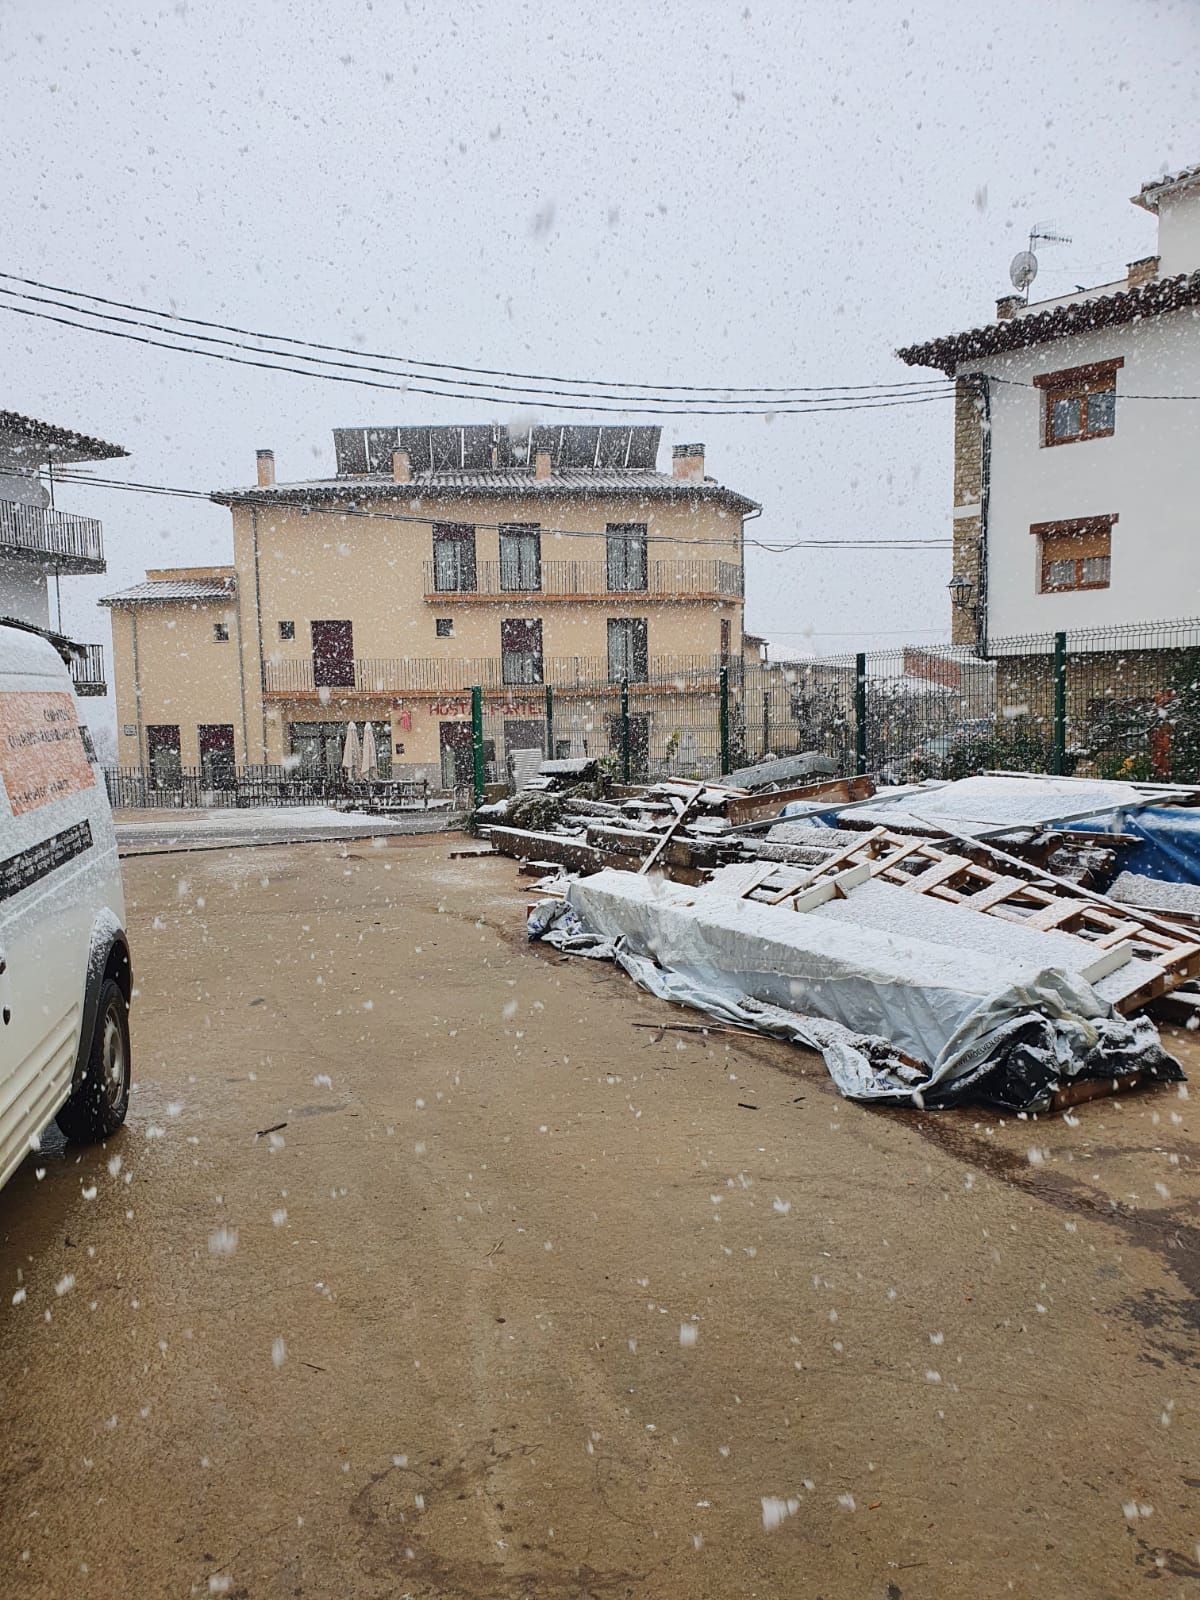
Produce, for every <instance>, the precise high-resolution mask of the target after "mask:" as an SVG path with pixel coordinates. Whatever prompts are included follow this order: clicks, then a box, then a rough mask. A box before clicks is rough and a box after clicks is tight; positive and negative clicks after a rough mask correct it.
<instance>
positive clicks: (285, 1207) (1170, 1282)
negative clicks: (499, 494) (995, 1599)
mask: <svg viewBox="0 0 1200 1600" xmlns="http://www.w3.org/2000/svg"><path fill="white" fill-rule="evenodd" d="M461 847H462V842H461V841H455V840H453V839H428V838H404V837H401V838H390V839H386V840H382V841H379V842H364V843H358V842H342V843H339V844H305V845H303V846H291V847H283V848H278V847H276V848H271V847H266V848H261V849H254V850H229V851H220V850H214V851H208V852H205V853H203V854H196V855H183V856H180V855H175V856H149V857H145V858H140V859H131V860H128V861H126V863H125V869H124V870H125V877H126V887H127V895H128V899H129V905H130V915H129V920H130V927H131V936H132V942H133V949H134V958H135V965H136V971H137V980H138V988H139V992H138V996H137V1001H136V1006H135V1012H134V1019H135V1020H134V1053H135V1066H136V1078H137V1087H136V1090H135V1093H134V1096H133V1101H132V1107H131V1112H130V1120H129V1124H128V1126H127V1128H126V1129H125V1130H124V1131H123V1132H122V1133H120V1134H118V1135H117V1136H116V1137H115V1138H114V1139H113V1140H112V1141H111V1142H110V1144H109V1146H108V1147H107V1148H103V1149H85V1150H80V1149H77V1148H74V1147H66V1146H64V1145H63V1144H62V1143H61V1141H58V1140H57V1139H50V1140H48V1141H47V1143H46V1146H45V1148H43V1150H42V1151H40V1152H38V1153H37V1154H35V1155H31V1156H30V1158H29V1159H28V1160H27V1161H26V1163H25V1164H24V1166H23V1167H22V1168H21V1170H20V1171H19V1172H18V1174H17V1175H16V1177H15V1178H14V1179H13V1181H12V1182H11V1183H10V1184H9V1185H8V1187H7V1188H6V1189H5V1190H4V1191H3V1193H0V1285H2V1290H3V1293H2V1297H0V1395H2V1396H3V1423H4V1425H3V1432H2V1434H0V1494H2V1497H3V1505H4V1515H3V1518H2V1519H0V1572H3V1574H4V1578H3V1584H2V1589H3V1593H4V1594H5V1596H6V1597H7V1596H13V1597H20V1600H25V1597H33V1596H36V1597H43V1596H44V1597H51V1596H53V1597H56V1600H57V1597H61V1596H68V1595H69V1596H72V1597H73V1600H74V1597H78V1600H89V1597H92V1596H95V1597H97V1600H101V1597H103V1600H109V1597H112V1596H124V1595H136V1596H138V1597H139V1600H142V1597H157V1596H162V1597H164V1600H165V1597H168V1596H169V1597H177V1596H188V1595H197V1596H207V1595H211V1594H224V1595H229V1596H235V1597H242V1600H249V1597H253V1600H268V1597H269V1600H275V1597H284V1596H289V1597H313V1600H327V1597H336V1600H359V1597H370V1600H376V1597H378V1600H383V1597H385V1596H387V1597H400V1596H412V1597H414V1600H434V1597H438V1600H447V1597H449V1600H460V1597H461V1600H585V1597H587V1600H616V1597H622V1600H668V1597H669V1600H675V1597H679V1600H728V1597H730V1596H739V1597H741V1596H756V1597H769V1600H793V1597H805V1600H807V1597H810V1596H822V1597H824V1600H841V1597H855V1600H859V1597H866V1600H918V1597H920V1600H928V1597H934V1600H940V1597H947V1600H949V1597H955V1600H959V1597H962V1596H967V1595H969V1596H988V1597H990V1596H1000V1595H1016V1596H1028V1597H1033V1596H1036V1597H1037V1600H1055V1597H1059V1596H1062V1597H1064V1600H1065V1597H1071V1600H1079V1597H1081V1596H1082V1597H1106V1600H1124V1597H1127V1596H1130V1595H1135V1594H1139V1593H1142V1592H1146V1593H1149V1594H1152V1595H1153V1596H1155V1597H1156V1600H1160V1597H1176V1596H1178V1597H1184V1596H1189V1597H1190V1596H1194V1595H1195V1594H1196V1593H1197V1592H1198V1588H1197V1586H1198V1583H1200V1551H1198V1550H1197V1542H1196V1541H1197V1534H1198V1519H1197V1505H1198V1497H1197V1492H1196V1491H1197V1487H1198V1486H1200V1471H1198V1468H1197V1460H1198V1459H1200V1450H1198V1445H1200V1438H1198V1432H1197V1421H1196V1419H1197V1414H1198V1412H1197V1407H1198V1404H1200V1385H1198V1383H1197V1374H1196V1367H1195V1350H1196V1324H1197V1309H1198V1307H1200V1249H1198V1243H1200V1235H1198V1231H1197V1220H1196V1203H1197V1198H1198V1195H1200V1184H1198V1180H1197V1171H1196V1156H1197V1149H1198V1147H1197V1134H1198V1128H1197V1113H1196V1110H1195V1100H1194V1099H1189V1098H1187V1097H1186V1095H1181V1093H1180V1092H1179V1090H1178V1088H1177V1087H1176V1086H1167V1087H1162V1088H1157V1089H1153V1090H1147V1091H1140V1092H1137V1093H1135V1094H1133V1095H1130V1096H1128V1097H1127V1098H1125V1099H1119V1100H1116V1099H1110V1100H1104V1101H1096V1102H1093V1103H1091V1104H1089V1105H1085V1106H1082V1107H1079V1108H1078V1109H1077V1110H1076V1111H1075V1112H1074V1113H1071V1114H1070V1115H1068V1116H1066V1117H1056V1118H1052V1119H1047V1120H1042V1121H1025V1120H1019V1119H1017V1120H1014V1119H1012V1118H1004V1119H1001V1118H998V1117H997V1116H995V1115H994V1114H989V1113H987V1112H985V1111H982V1110H976V1111H969V1110H968V1111H953V1112H944V1113H940V1114H930V1113H923V1112H919V1111H916V1110H914V1111H912V1112H907V1111H906V1112H896V1111H889V1110H879V1109H875V1110H872V1109H867V1108H864V1107H860V1106H856V1105H853V1104H850V1103H848V1102H845V1101H842V1100H840V1099H839V1098H838V1097H837V1095H836V1094H835V1092H834V1091H833V1089H832V1086H831V1085H830V1083H829V1080H828V1077H827V1075H826V1073H825V1070H824V1068H823V1066H822V1065H821V1063H820V1062H819V1060H818V1059H817V1058H815V1057H813V1056H811V1055H808V1054H807V1053H805V1052H804V1051H801V1050H796V1049H793V1048H789V1047H787V1046H783V1045H779V1044H776V1043H774V1042H771V1041H766V1040H762V1041H760V1040H756V1039H747V1038H745V1037H743V1036H739V1035H730V1034H721V1033H719V1032H713V1033H711V1034H708V1035H705V1034H700V1033H696V1032H694V1031H682V1030H680V1029H679V1025H680V1024H688V1025H690V1026H692V1027H694V1026H695V1024H696V1021H697V1018H696V1015H695V1014H694V1013H687V1012H681V1011H679V1010H675V1009H673V1008H671V1007H668V1006H666V1005H664V1004H662V1003H660V1002H658V1001H655V1000H653V999H652V998H650V997H649V996H646V995H644V994H642V993H640V992H639V991H638V990H637V989H635V988H634V986H633V985H632V984H631V983H630V981H629V980H628V979H627V978H625V977H624V975H623V974H621V973H620V972H619V971H617V970H615V969H614V968H612V967H610V966H608V965H606V964H603V963H597V962H590V961H583V960H571V959H569V958H565V957H560V956H557V955H555V954H554V953H553V952H549V951H547V950H545V948H544V947H541V946H538V947H534V948H530V947H529V946H528V945H527V944H526V943H525V940H524V936H523V927H522V923H523V910H524V904H525V901H526V899H527V894H528V891H527V887H526V882H525V880H522V879H520V878H519V877H518V875H517V873H516V871H515V868H514V865H513V863H512V862H511V861H508V860H507V859H505V858H503V857H497V858H490V857H489V858H484V859H479V860H470V861H467V860H452V859H450V850H451V848H461ZM647 1024H650V1026H646V1025H647ZM1166 1036H1167V1037H1168V1039H1169V1042H1170V1044H1171V1046H1172V1047H1173V1048H1175V1049H1176V1050H1177V1051H1178V1053H1179V1054H1180V1056H1181V1059H1183V1060H1184V1063H1185V1066H1189V1067H1190V1068H1191V1069H1192V1070H1193V1074H1195V1072H1196V1069H1198V1068H1200V1050H1198V1049H1197V1047H1196V1043H1195V1041H1194V1039H1193V1038H1192V1037H1191V1036H1190V1035H1187V1034H1184V1033H1178V1032H1175V1031H1174V1030H1166Z"/></svg>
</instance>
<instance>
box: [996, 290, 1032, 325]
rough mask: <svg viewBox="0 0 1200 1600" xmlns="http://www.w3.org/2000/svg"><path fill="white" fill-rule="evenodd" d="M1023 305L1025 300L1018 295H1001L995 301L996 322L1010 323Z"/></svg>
mask: <svg viewBox="0 0 1200 1600" xmlns="http://www.w3.org/2000/svg"><path fill="white" fill-rule="evenodd" d="M1024 304H1025V298H1024V296H1023V295H1019V294H1002V295H1001V296H1000V298H999V300H997V301H996V321H997V322H1011V321H1012V319H1013V318H1014V317H1015V316H1016V314H1017V312H1018V311H1020V309H1021V307H1022V306H1023V305H1024Z"/></svg>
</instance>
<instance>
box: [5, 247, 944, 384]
mask: <svg viewBox="0 0 1200 1600" xmlns="http://www.w3.org/2000/svg"><path fill="white" fill-rule="evenodd" d="M0 278H3V279H6V280H7V281H8V282H10V283H20V284H24V285H25V286H26V288H34V289H42V290H44V291H46V292H47V293H50V294H58V295H67V296H70V297H71V298H72V299H75V300H91V301H94V302H95V303H96V304H97V305H106V306H115V307H117V308H118V309H119V310H122V311H136V312H138V313H140V314H141V315H143V316H149V317H155V318H157V319H159V320H160V321H166V322H184V323H188V324H189V325H190V326H191V327H197V328H212V329H215V330H216V331H217V332H219V333H236V334H240V335H241V336H242V337H243V338H249V339H255V340H257V341H258V343H259V344H292V345H296V346H298V347H300V348H303V349H306V350H321V351H327V352H330V353H332V354H335V355H348V356H354V357H355V358H356V359H358V360H361V361H390V362H392V363H393V364H396V365H402V366H408V367H428V368H430V369H433V370H437V371H443V372H455V373H465V374H468V375H470V376H471V377H473V378H480V377H488V378H519V379H522V380H523V386H527V385H528V384H531V383H539V384H540V383H563V384H569V385H572V387H573V390H578V389H583V390H585V391H595V390H599V389H621V390H647V389H659V390H665V391H668V392H670V393H674V394H695V395H699V396H701V397H702V398H712V397H714V396H718V395H733V394H735V395H743V396H750V395H767V396H773V395H774V396H785V397H786V396H792V395H804V394H812V395H818V396H819V395H825V394H843V393H855V392H858V391H862V392H864V393H866V392H870V391H874V390H883V389H886V390H893V389H894V390H906V389H919V388H927V387H929V386H931V385H934V384H939V383H945V382H947V381H949V380H945V379H935V378H926V379H911V380H909V379H899V380H896V381H895V382H892V383H883V384H874V383H868V384H854V383H851V384H828V385H816V386H806V385H784V386H778V387H772V386H770V385H753V386H751V385H738V384H704V385H700V384H686V383H660V384H648V383H632V382H628V381H619V380H617V379H608V378H596V379H586V378H563V377H559V376H553V375H551V374H548V373H531V372H515V371H510V370H508V369H506V368H502V367H470V366H464V365H461V364H459V363H456V362H448V361H424V360H421V359H419V358H417V357H414V356H393V355H387V354H384V353H382V352H380V351H370V350H354V349H352V348H351V347H349V346H347V345H337V344H322V343H319V342H317V341H315V340H311V339H299V338H296V337H294V336H293V335H290V334H267V333H259V332H256V331H255V330H254V329H252V328H242V327H238V326H237V325H236V324H232V323H225V322H213V321H209V320H206V319H205V318H202V317H189V316H186V315H184V314H183V313H181V312H175V311H162V310H157V309H155V308H154V307H152V306H142V305H137V304H136V303H134V302H131V301H126V300H116V299H112V298H110V297H108V296H105V295H97V294H91V293H88V292H87V291H85V290H81V289H66V288H63V287H62V286H61V285H56V284H50V283H43V282H41V281H40V280H39V279H37V278H22V277H19V276H18V275H17V274H16V273H12V272H0ZM2 292H4V293H10V294H11V293H13V292H14V291H11V290H5V291H2ZM22 298H26V299H33V300H36V299H37V298H38V297H37V296H36V295H28V296H23V297H22ZM70 309H74V310H78V311H81V312H84V314H86V315H93V316H100V315H102V313H99V312H91V313H88V312H86V311H85V309H84V308H83V307H78V308H75V307H72V308H70ZM117 320H124V319H117ZM195 337H198V335H197V336H195ZM222 342H227V341H222ZM329 364H334V363H329ZM415 376H418V377H424V376H425V375H424V374H420V373H418V374H415ZM429 381H435V380H433V379H432V378H431V379H430V380H429ZM436 381H439V382H440V381H443V380H440V379H439V380H436ZM445 381H447V382H449V381H455V382H462V381H465V380H459V379H455V380H445ZM483 387H486V388H501V387H507V386H506V385H497V384H486V385H483ZM538 392H540V393H553V392H554V391H549V390H547V391H538ZM601 398H604V399H612V398H614V396H611V395H605V396H601ZM633 398H637V399H640V398H655V397H654V396H646V395H641V394H639V395H635V396H633ZM764 403H766V402H764Z"/></svg>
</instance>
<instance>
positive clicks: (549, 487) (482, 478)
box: [211, 467, 758, 511]
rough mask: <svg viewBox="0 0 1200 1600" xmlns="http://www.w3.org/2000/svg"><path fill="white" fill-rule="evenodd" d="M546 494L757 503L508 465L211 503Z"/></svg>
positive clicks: (650, 481)
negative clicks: (546, 473)
mask: <svg viewBox="0 0 1200 1600" xmlns="http://www.w3.org/2000/svg"><path fill="white" fill-rule="evenodd" d="M468 494H483V495H489V494H494V495H501V496H506V495H533V496H541V495H546V496H548V497H550V498H556V497H560V496H562V497H567V496H580V495H587V496H596V495H606V494H621V495H640V496H642V497H644V498H645V499H650V500H711V501H715V502H717V503H718V504H723V505H728V506H730V507H731V508H733V509H735V510H744V511H756V510H758V506H757V504H756V502H755V501H753V500H748V499H747V498H746V496H745V495H740V494H737V493H735V492H734V490H732V489H726V488H725V487H724V486H723V485H722V484H719V483H717V482H715V481H714V480H713V479H712V478H702V479H687V478H676V477H674V476H673V475H672V474H671V473H667V472H651V471H649V470H647V469H645V468H637V467H599V468H582V467H581V468H565V469H563V470H562V471H561V472H555V473H552V474H551V476H550V477H549V478H535V477H534V475H533V473H532V472H531V471H530V470H529V469H528V468H521V467H507V468H498V469H496V470H493V471H483V472H416V473H414V474H413V476H412V478H411V479H410V480H409V481H408V482H407V483H397V482H396V481H395V479H393V478H391V477H384V476H379V477H363V478H357V477H355V478H317V479H313V480H311V481H309V482H306V483H276V484H271V485H270V486H269V487H265V488H263V487H257V486H256V487H253V488H249V489H220V490H217V491H216V492H215V493H214V494H213V495H212V497H211V498H212V499H213V500H215V501H216V502H217V503H218V504H219V505H234V504H237V503H240V502H249V503H251V504H254V503H259V504H271V503H274V504H276V505H278V504H279V503H280V502H284V503H288V502H291V503H295V504H308V503H311V502H313V501H321V500H328V499H331V498H336V499H339V500H378V499H381V498H386V499H395V498H396V497H397V496H413V497H416V498H421V497H425V496H435V495H436V496H448V497H453V496H456V495H458V496H462V495H468Z"/></svg>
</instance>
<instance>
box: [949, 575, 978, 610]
mask: <svg viewBox="0 0 1200 1600" xmlns="http://www.w3.org/2000/svg"><path fill="white" fill-rule="evenodd" d="M946 587H947V589H949V591H950V603H951V605H952V606H953V607H954V609H955V610H956V611H970V610H971V596H972V594H974V592H975V585H974V584H973V583H972V582H971V581H970V579H969V578H963V577H960V576H958V575H957V574H956V575H955V576H954V577H953V578H951V579H950V582H949V583H948V584H947V585H946Z"/></svg>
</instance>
